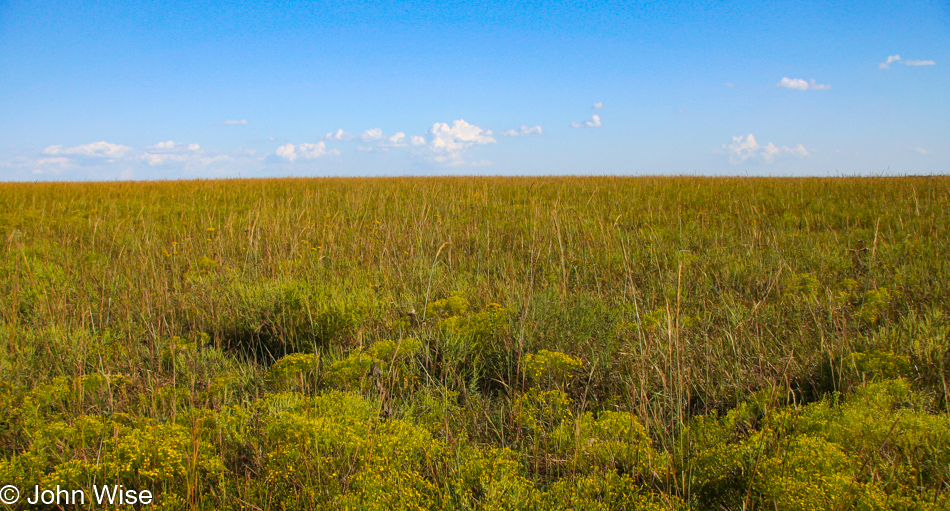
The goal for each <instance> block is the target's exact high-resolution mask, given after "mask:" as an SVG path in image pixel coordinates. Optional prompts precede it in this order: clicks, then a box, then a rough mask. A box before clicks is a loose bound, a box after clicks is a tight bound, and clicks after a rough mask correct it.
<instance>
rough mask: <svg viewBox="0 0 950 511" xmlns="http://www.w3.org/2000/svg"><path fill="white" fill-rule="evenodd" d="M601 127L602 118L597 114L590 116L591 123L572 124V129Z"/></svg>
mask: <svg viewBox="0 0 950 511" xmlns="http://www.w3.org/2000/svg"><path fill="white" fill-rule="evenodd" d="M600 126H602V124H601V123H600V116H599V115H597V114H594V115H592V116H590V120H589V121H584V122H572V123H571V127H572V128H599V127H600Z"/></svg>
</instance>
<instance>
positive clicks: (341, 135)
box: [323, 128, 354, 140]
mask: <svg viewBox="0 0 950 511" xmlns="http://www.w3.org/2000/svg"><path fill="white" fill-rule="evenodd" d="M353 137H354V135H353V134H352V133H347V132H345V131H343V129H342V128H340V129H338V130H336V131H334V132H333V133H327V134H326V135H324V136H323V139H324V140H353Z"/></svg>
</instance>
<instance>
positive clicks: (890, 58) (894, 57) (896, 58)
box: [878, 55, 901, 69]
mask: <svg viewBox="0 0 950 511" xmlns="http://www.w3.org/2000/svg"><path fill="white" fill-rule="evenodd" d="M900 60H901V56H900V55H890V56H888V57H887V61H885V62H881V63H880V64H878V67H879V68H881V69H890V68H891V64H893V63H895V62H900Z"/></svg>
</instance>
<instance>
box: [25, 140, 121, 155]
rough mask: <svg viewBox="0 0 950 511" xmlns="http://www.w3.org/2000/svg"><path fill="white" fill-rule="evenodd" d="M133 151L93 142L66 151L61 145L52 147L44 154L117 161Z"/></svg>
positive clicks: (45, 150)
mask: <svg viewBox="0 0 950 511" xmlns="http://www.w3.org/2000/svg"><path fill="white" fill-rule="evenodd" d="M132 151H133V149H132V148H131V147H129V146H124V145H120V144H110V143H109V142H93V143H91V144H86V145H78V146H76V147H67V148H65V149H63V146H61V145H51V146H49V147H47V148H46V149H44V150H43V154H49V155H66V156H78V157H86V158H109V159H116V158H124V157H125V156H128V155H129V154H131V153H132Z"/></svg>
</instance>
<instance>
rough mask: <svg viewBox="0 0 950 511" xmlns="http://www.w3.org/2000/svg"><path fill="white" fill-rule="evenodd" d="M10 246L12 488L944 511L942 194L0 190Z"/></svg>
mask: <svg viewBox="0 0 950 511" xmlns="http://www.w3.org/2000/svg"><path fill="white" fill-rule="evenodd" d="M0 236H2V237H0V239H2V242H3V250H2V251H0V343H2V344H3V349H2V350H0V380H2V381H0V403H2V408H0V453H2V456H3V457H2V459H0V484H15V485H18V486H19V487H20V488H22V489H25V488H28V487H29V488H32V486H33V485H34V484H40V485H42V486H44V487H55V485H56V484H60V485H63V486H64V487H79V488H88V487H89V486H90V485H91V484H93V483H95V482H99V483H100V484H101V483H103V482H107V483H113V482H116V483H119V484H124V485H125V486H126V487H128V488H135V489H140V490H141V489H150V490H151V491H153V492H154V493H155V494H156V495H157V499H156V500H157V507H158V508H164V509H275V510H276V509H320V508H330V507H333V508H343V509H640V508H642V509H687V508H689V509H738V508H743V507H745V508H747V509H751V508H761V509H850V508H862V509H946V508H948V507H950V497H948V495H950V413H948V396H950V392H948V383H947V379H948V372H950V371H948V363H950V316H948V314H950V241H948V240H950V179H947V178H943V177H929V178H877V179H865V178H836V179H740V178H722V179H716V178H609V177H591V178H580V177H571V178H418V179H382V178H374V179H281V180H236V181H235V180H230V181H195V182H151V183H125V182H120V183H82V184H80V183H58V184H52V183H51V184H0ZM88 507H89V508H94V507H95V506H94V505H89V506H88ZM13 508H16V509H19V508H17V507H16V506H13ZM23 508H25V506H24V507H23ZM52 508H53V507H51V509H52Z"/></svg>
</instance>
